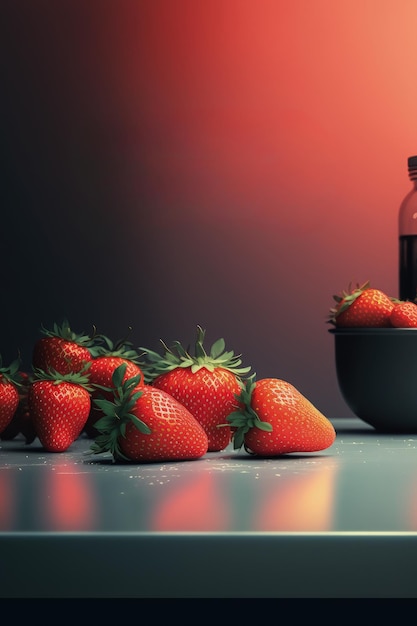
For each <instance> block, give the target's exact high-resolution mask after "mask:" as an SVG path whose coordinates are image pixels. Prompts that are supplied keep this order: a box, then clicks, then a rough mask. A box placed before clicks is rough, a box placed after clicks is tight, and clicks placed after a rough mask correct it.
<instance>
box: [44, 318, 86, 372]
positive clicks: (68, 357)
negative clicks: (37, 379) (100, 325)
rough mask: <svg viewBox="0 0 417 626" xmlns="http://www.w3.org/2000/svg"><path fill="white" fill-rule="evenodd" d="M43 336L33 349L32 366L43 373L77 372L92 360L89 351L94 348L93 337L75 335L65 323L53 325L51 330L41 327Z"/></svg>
mask: <svg viewBox="0 0 417 626" xmlns="http://www.w3.org/2000/svg"><path fill="white" fill-rule="evenodd" d="M42 333H43V334H44V335H45V336H44V337H41V339H38V341H37V342H36V343H35V346H34V348H33V355H32V365H33V367H34V368H35V369H41V370H43V371H45V372H47V371H48V370H54V371H55V372H58V373H60V374H70V373H72V372H79V371H80V370H82V369H83V368H84V365H85V363H89V362H90V361H91V360H92V358H93V357H92V355H91V351H90V349H91V348H93V347H94V346H95V337H94V334H93V335H84V334H77V333H75V332H74V331H73V330H72V329H71V327H70V325H69V324H68V322H67V321H64V322H63V324H62V326H58V324H54V327H53V329H52V330H48V329H46V328H43V327H42Z"/></svg>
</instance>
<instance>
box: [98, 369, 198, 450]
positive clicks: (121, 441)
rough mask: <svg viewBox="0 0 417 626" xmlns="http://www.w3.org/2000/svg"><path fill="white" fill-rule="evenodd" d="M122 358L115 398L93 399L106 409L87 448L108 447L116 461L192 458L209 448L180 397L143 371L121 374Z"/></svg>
mask: <svg viewBox="0 0 417 626" xmlns="http://www.w3.org/2000/svg"><path fill="white" fill-rule="evenodd" d="M126 368H127V365H126V363H124V364H122V365H120V366H119V367H118V368H117V369H116V370H115V371H114V373H113V377H112V393H113V401H109V400H106V399H104V398H102V399H96V400H94V402H95V403H96V404H97V405H98V406H99V408H100V409H101V410H102V411H103V412H104V416H103V417H102V418H101V419H100V420H98V421H97V422H96V428H97V430H98V431H99V433H100V434H99V435H98V436H97V437H96V439H95V441H94V443H93V444H92V445H91V447H90V449H91V452H93V453H94V454H99V453H101V452H108V451H109V452H111V453H112V455H113V459H114V460H115V461H123V460H124V461H140V462H154V461H160V462H162V461H173V460H182V461H190V460H195V459H199V458H200V457H202V456H203V455H204V454H205V453H206V452H207V448H208V439H207V435H206V433H205V431H204V429H203V428H202V426H201V425H200V424H199V423H198V422H197V420H196V419H195V418H194V417H193V416H192V415H191V413H190V412H189V411H188V410H187V409H186V408H185V406H183V405H182V404H181V403H180V402H178V401H177V400H175V398H173V397H172V396H171V395H169V394H168V393H165V391H162V390H161V389H157V388H156V387H152V386H151V385H146V384H145V385H144V384H142V383H141V376H140V375H138V376H133V377H132V378H128V379H126V378H125V375H126Z"/></svg>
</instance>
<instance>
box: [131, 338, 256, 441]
mask: <svg viewBox="0 0 417 626" xmlns="http://www.w3.org/2000/svg"><path fill="white" fill-rule="evenodd" d="M204 334H205V331H203V330H202V328H201V327H200V326H198V327H197V340H196V343H195V354H194V355H193V356H192V355H190V354H189V353H188V352H187V351H186V350H184V348H183V347H182V345H181V344H180V343H179V342H178V341H176V342H175V343H174V346H173V347H172V348H171V349H169V348H168V347H167V346H166V345H165V344H163V345H164V347H165V349H166V351H165V354H164V355H163V356H161V355H159V354H157V353H156V352H153V351H151V350H147V349H146V348H142V349H143V351H144V354H146V356H147V358H148V365H143V366H142V367H143V368H144V371H145V376H146V377H147V378H148V379H150V382H151V384H152V386H154V387H158V389H162V390H164V391H166V392H167V393H169V394H170V395H171V396H173V397H174V398H176V400H178V401H179V402H181V404H183V405H184V406H185V407H187V409H188V410H189V411H190V413H192V414H193V415H194V417H195V418H196V419H197V420H198V421H199V422H200V424H201V425H202V426H203V428H204V430H205V431H206V433H207V436H208V440H209V447H208V450H209V452H214V451H220V450H224V449H225V448H226V447H227V446H228V445H229V443H230V441H231V437H232V430H231V428H219V427H218V426H219V424H224V423H225V422H226V418H227V416H228V415H229V413H231V412H232V411H234V409H235V407H236V394H239V393H240V384H239V381H240V380H241V375H242V374H245V373H247V372H248V371H249V370H250V367H239V366H240V364H241V360H240V358H239V357H238V356H234V353H233V352H225V351H224V349H225V343H224V340H223V339H218V340H217V341H216V342H215V343H214V344H213V345H212V347H211V350H210V352H209V354H207V352H206V351H205V349H204V347H203V342H204Z"/></svg>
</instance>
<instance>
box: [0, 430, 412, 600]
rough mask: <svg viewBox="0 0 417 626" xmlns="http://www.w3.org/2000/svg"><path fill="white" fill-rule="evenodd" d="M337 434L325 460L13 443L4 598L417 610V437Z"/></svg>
mask: <svg viewBox="0 0 417 626" xmlns="http://www.w3.org/2000/svg"><path fill="white" fill-rule="evenodd" d="M332 422H333V424H334V426H335V429H336V433H337V436H336V441H335V443H334V444H333V445H332V446H331V447H330V448H328V449H327V450H324V451H321V452H315V453H309V454H307V453H302V454H288V455H284V456H281V457H277V458H265V459H261V458H259V457H253V456H251V455H249V454H247V453H246V452H244V451H240V452H238V451H234V450H233V449H232V448H228V449H226V450H225V451H222V452H217V453H208V454H207V455H206V456H205V457H203V458H202V459H200V460H197V461H188V462H169V463H152V464H116V463H114V462H113V460H112V458H111V457H110V456H109V455H100V456H97V455H93V456H92V455H90V454H89V446H90V445H91V440H90V439H88V438H87V437H85V436H84V435H83V436H82V437H80V438H79V439H78V440H77V441H76V442H75V443H74V444H73V445H72V446H71V447H70V448H69V450H68V451H66V452H63V453H47V452H45V451H44V450H43V448H42V447H41V446H40V444H39V441H38V440H35V442H34V443H32V444H30V445H29V446H27V445H25V443H24V441H23V440H20V439H15V440H13V441H1V442H0V567H1V569H0V582H1V584H0V597H104V596H106V595H110V596H112V597H128V596H134V597H178V596H180V597H207V596H210V597H211V596H215V597H236V596H240V597H241V596H245V597H246V596H249V597H271V596H274V597H276V596H279V597H284V596H285V597H335V596H337V597H341V596H346V595H347V596H349V597H370V596H372V597H375V596H377V597H387V596H388V597H416V596H417V566H415V565H414V563H417V435H413V434H410V435H404V434H401V435H395V434H380V433H377V432H376V431H375V430H374V429H373V428H372V427H370V426H368V425H367V424H365V423H364V422H362V421H360V420H358V419H354V418H348V419H334V420H332ZM58 571H59V572H60V576H57V572H58ZM114 572H117V576H115V575H114Z"/></svg>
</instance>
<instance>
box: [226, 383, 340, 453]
mask: <svg viewBox="0 0 417 626" xmlns="http://www.w3.org/2000/svg"><path fill="white" fill-rule="evenodd" d="M240 401H241V402H242V404H243V406H244V407H245V408H244V409H238V410H237V411H236V412H234V413H232V414H231V415H229V417H228V422H229V423H230V424H232V426H234V427H235V428H236V431H235V433H234V435H233V447H234V448H235V449H239V448H241V447H242V445H243V446H244V447H245V449H246V451H247V452H250V453H252V454H256V455H259V456H277V455H281V454H286V453H288V452H315V451H317V450H324V449H325V448H328V447H329V446H331V445H332V443H333V442H334V440H335V438H336V432H335V430H334V428H333V425H332V423H331V422H330V421H329V420H328V419H327V417H325V416H324V415H323V414H322V413H321V412H320V411H319V410H318V409H317V408H316V407H315V406H314V405H313V404H312V403H311V402H310V401H309V400H307V398H305V397H304V396H303V395H302V394H301V393H300V392H299V391H298V390H297V389H296V388H295V387H294V386H293V385H291V384H290V383H288V382H286V381H284V380H280V379H278V378H264V379H261V380H258V381H257V382H255V380H254V376H252V377H251V378H249V379H248V380H247V381H246V384H245V387H244V389H243V390H242V392H241V395H240Z"/></svg>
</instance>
